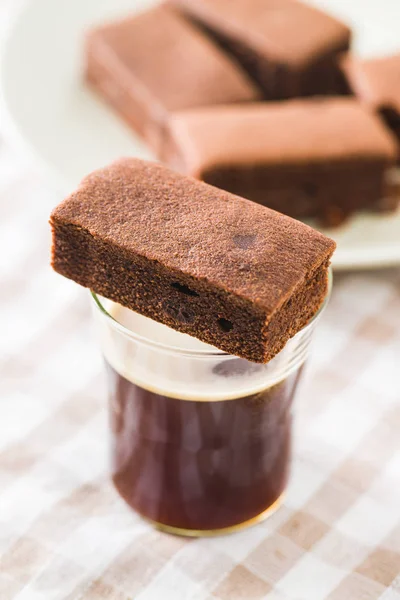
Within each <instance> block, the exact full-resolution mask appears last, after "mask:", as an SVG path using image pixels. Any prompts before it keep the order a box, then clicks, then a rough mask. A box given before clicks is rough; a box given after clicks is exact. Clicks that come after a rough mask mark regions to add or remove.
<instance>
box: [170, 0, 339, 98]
mask: <svg viewBox="0 0 400 600" xmlns="http://www.w3.org/2000/svg"><path fill="white" fill-rule="evenodd" d="M170 3H171V4H173V5H175V6H177V7H179V8H181V9H182V11H183V12H184V13H185V14H188V15H190V17H191V18H192V19H193V20H194V21H195V22H198V23H200V24H201V25H202V26H203V27H204V28H205V30H206V31H207V32H209V33H210V34H211V35H213V36H214V37H215V39H216V40H217V41H218V42H219V44H220V45H221V46H222V47H223V48H224V49H226V50H228V51H229V52H231V53H232V55H233V56H235V58H236V59H237V60H238V61H240V62H241V64H242V65H243V66H244V67H245V68H246V70H247V71H248V73H250V74H251V75H252V77H253V78H254V80H255V81H257V82H258V84H259V85H260V86H261V87H262V89H263V90H264V93H265V96H266V98H267V99H270V100H281V99H285V98H291V97H295V96H310V95H315V94H336V93H341V92H342V77H341V76H340V70H339V68H338V64H337V58H338V55H339V53H341V52H344V51H346V50H348V48H349V46H350V39H351V32H350V30H349V28H348V27H347V26H346V25H344V24H343V23H341V22H340V21H338V20H336V19H334V18H333V17H331V16H330V15H328V14H326V13H324V12H322V11H320V10H318V9H316V8H313V7H311V6H308V5H307V4H303V3H302V2H298V1H297V0H251V2H250V1H249V0H170Z"/></svg>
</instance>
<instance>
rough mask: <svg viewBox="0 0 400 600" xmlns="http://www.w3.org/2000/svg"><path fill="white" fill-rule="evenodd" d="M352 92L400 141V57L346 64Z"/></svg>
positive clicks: (354, 60)
mask: <svg viewBox="0 0 400 600" xmlns="http://www.w3.org/2000/svg"><path fill="white" fill-rule="evenodd" d="M342 68H343V71H344V73H345V76H346V79H347V82H348V85H349V89H350V91H351V92H352V93H353V94H355V95H356V96H357V98H358V99H359V100H361V101H362V102H364V103H365V104H366V105H368V106H370V107H371V108H373V109H374V110H375V111H377V112H378V113H379V114H381V115H382V116H383V118H384V119H385V121H386V123H387V124H388V125H389V127H390V128H391V129H392V130H393V132H394V133H395V134H396V136H397V137H398V139H399V141H400V54H396V55H393V56H385V57H382V58H374V59H369V60H367V59H365V60H362V59H360V58H357V57H355V56H350V55H348V56H346V57H345V58H344V60H343V61H342Z"/></svg>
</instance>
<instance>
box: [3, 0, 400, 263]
mask: <svg viewBox="0 0 400 600" xmlns="http://www.w3.org/2000/svg"><path fill="white" fill-rule="evenodd" d="M309 1H310V2H312V3H313V4H315V5H318V6H321V7H323V8H326V9H327V10H329V11H330V12H332V13H333V14H335V15H337V16H339V17H341V18H344V19H346V20H347V21H348V22H350V23H351V24H352V25H353V27H354V28H355V30H356V32H357V36H356V49H357V51H359V52H361V53H362V54H364V55H371V54H384V53H386V52H394V51H396V50H399V51H400V37H399V23H400V2H399V0H380V1H379V2H378V1H376V0H309ZM152 4H154V0H31V1H29V2H27V3H26V4H25V5H24V7H23V9H22V10H21V11H20V12H19V14H18V15H17V17H16V18H15V20H14V22H13V25H12V27H11V28H10V30H9V32H8V36H7V37H6V39H5V41H4V46H3V49H2V52H1V67H0V77H1V81H0V89H1V91H2V116H3V117H4V116H6V123H5V125H6V126H7V127H8V130H9V132H10V133H11V135H12V137H13V138H14V139H15V140H17V141H18V142H19V143H20V144H21V145H22V146H23V147H24V148H25V150H27V151H28V152H29V153H30V154H31V155H32V156H33V158H34V159H35V160H36V162H38V163H39V164H40V165H41V167H42V168H43V169H44V171H45V172H46V174H47V176H48V177H49V178H51V180H52V181H53V183H54V184H55V186H56V187H57V188H58V189H59V190H60V191H62V192H63V193H66V192H68V191H70V190H72V189H73V188H74V187H75V186H76V185H77V183H78V182H79V181H80V179H81V178H82V177H83V176H84V175H85V174H86V173H88V172H89V171H91V170H93V169H94V168H97V167H99V166H102V165H105V164H106V163H108V162H110V161H111V160H113V159H115V158H117V157H119V156H123V155H135V156H140V157H143V158H146V157H147V158H151V155H150V154H149V153H148V151H147V150H146V149H145V147H144V146H143V144H142V143H141V142H140V140H138V139H137V138H135V136H134V135H132V133H131V131H130V130H129V129H127V128H126V127H125V126H124V124H123V123H121V121H120V120H119V119H118V118H117V117H116V116H115V115H114V114H113V113H112V112H111V111H110V110H109V109H108V108H107V107H106V106H105V105H103V104H102V102H101V101H100V100H98V99H97V97H95V96H94V95H93V94H92V93H91V92H90V91H88V89H87V88H86V87H85V86H84V84H83V83H82V72H81V68H82V40H83V35H84V32H85V30H86V29H87V28H88V27H89V26H90V25H93V24H94V23H97V22H101V21H104V20H106V19H109V18H114V17H117V16H121V15H123V14H125V13H128V12H132V11H139V10H142V9H143V8H145V7H148V6H150V5H152ZM328 233H329V234H330V235H332V236H333V237H334V238H335V239H336V240H337V242H338V250H337V252H336V256H335V260H334V265H335V267H336V268H338V269H339V268H340V269H350V268H353V269H355V268H368V267H383V266H388V265H393V264H397V263H400V211H399V212H398V213H397V214H395V215H391V216H376V215H365V216H364V215H361V216H358V217H356V218H354V219H353V220H351V221H350V222H349V223H347V224H346V225H345V226H344V227H343V228H340V229H339V230H335V231H330V232H328Z"/></svg>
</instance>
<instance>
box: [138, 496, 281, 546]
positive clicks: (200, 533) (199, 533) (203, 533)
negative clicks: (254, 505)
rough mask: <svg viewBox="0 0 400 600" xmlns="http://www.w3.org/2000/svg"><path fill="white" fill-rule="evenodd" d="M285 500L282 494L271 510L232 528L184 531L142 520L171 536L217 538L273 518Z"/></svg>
mask: <svg viewBox="0 0 400 600" xmlns="http://www.w3.org/2000/svg"><path fill="white" fill-rule="evenodd" d="M283 498H284V494H281V496H279V498H278V499H277V500H276V501H275V502H274V503H273V504H271V506H270V507H269V508H267V509H266V510H264V511H263V512H262V513H260V514H259V515H257V516H256V517H253V518H252V519H249V520H248V521H244V522H243V523H238V524H237V525H232V526H231V527H223V528H222V529H183V528H181V527H173V526H171V525H164V524H163V523H158V522H157V521H153V520H152V519H148V518H146V517H143V516H142V519H144V520H145V521H147V523H150V525H152V526H153V527H154V528H155V529H157V530H158V531H163V532H164V533H169V534H171V535H181V536H184V537H215V536H218V535H229V534H230V533H236V532H237V531H241V530H242V529H247V527H252V526H253V525H257V524H258V523H261V522H262V521H265V520H266V519H268V517H271V516H272V515H273V514H274V513H275V512H276V511H277V510H278V509H279V508H280V506H281V504H282V502H283Z"/></svg>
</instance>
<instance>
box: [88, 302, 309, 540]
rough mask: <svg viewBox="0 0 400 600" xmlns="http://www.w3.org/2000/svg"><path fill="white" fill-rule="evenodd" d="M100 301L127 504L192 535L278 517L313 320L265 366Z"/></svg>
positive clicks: (117, 475)
mask: <svg viewBox="0 0 400 600" xmlns="http://www.w3.org/2000/svg"><path fill="white" fill-rule="evenodd" d="M96 301H97V305H96V314H97V317H98V319H97V324H98V328H99V333H100V339H101V343H102V348H103V352H104V355H105V360H106V365H107V373H108V378H109V389H110V422H111V432H112V477H113V482H114V484H115V487H116V489H117V490H118V492H119V494H120V495H121V496H122V498H123V499H124V500H125V501H126V502H127V504H129V506H131V507H132V508H133V509H134V510H135V511H137V512H138V513H139V514H140V515H141V516H142V517H144V518H146V519H148V520H150V521H151V522H152V523H153V524H154V525H155V526H156V527H158V528H161V529H164V530H166V531H170V532H173V533H179V534H184V535H212V534H217V533H221V532H229V531H233V530H236V529H240V528H242V527H245V526H247V525H249V524H252V523H256V522H258V521H260V520H262V519H264V518H266V517H267V516H268V515H269V514H271V512H272V511H273V510H275V509H276V508H277V507H278V506H279V504H280V502H281V500H282V496H283V494H284V492H285V488H286V485H287V481H288V476H289V468H290V458H291V438H292V406H293V402H294V398H295V394H296V390H297V388H298V384H299V381H300V379H301V373H302V369H303V364H304V361H305V359H306V355H307V350H308V345H309V341H310V337H311V333H312V329H313V327H314V323H315V321H313V322H312V323H311V324H310V325H309V326H308V327H306V328H305V329H304V330H302V331H301V332H300V333H299V334H297V336H295V338H293V339H292V340H291V341H290V342H289V343H288V344H287V345H286V347H285V349H284V350H283V351H282V352H281V353H280V354H279V355H278V356H277V357H276V358H275V359H274V360H272V361H271V362H270V363H268V364H267V365H257V364H253V363H249V362H248V361H246V360H243V359H239V358H237V357H233V356H229V355H226V354H224V353H222V352H220V351H218V350H217V349H215V348H212V347H210V346H206V345H205V344H202V343H201V342H199V341H197V340H194V339H193V338H189V337H188V336H185V335H182V334H179V333H177V332H175V331H172V330H170V329H168V328H167V327H164V326H163V325H159V324H157V323H154V322H153V321H150V320H149V319H146V318H144V317H142V316H139V315H137V314H135V313H132V312H131V311H128V310H127V309H123V308H122V307H119V306H117V305H115V304H113V303H111V302H108V301H105V300H102V299H101V301H100V299H98V298H97V299H96Z"/></svg>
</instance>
